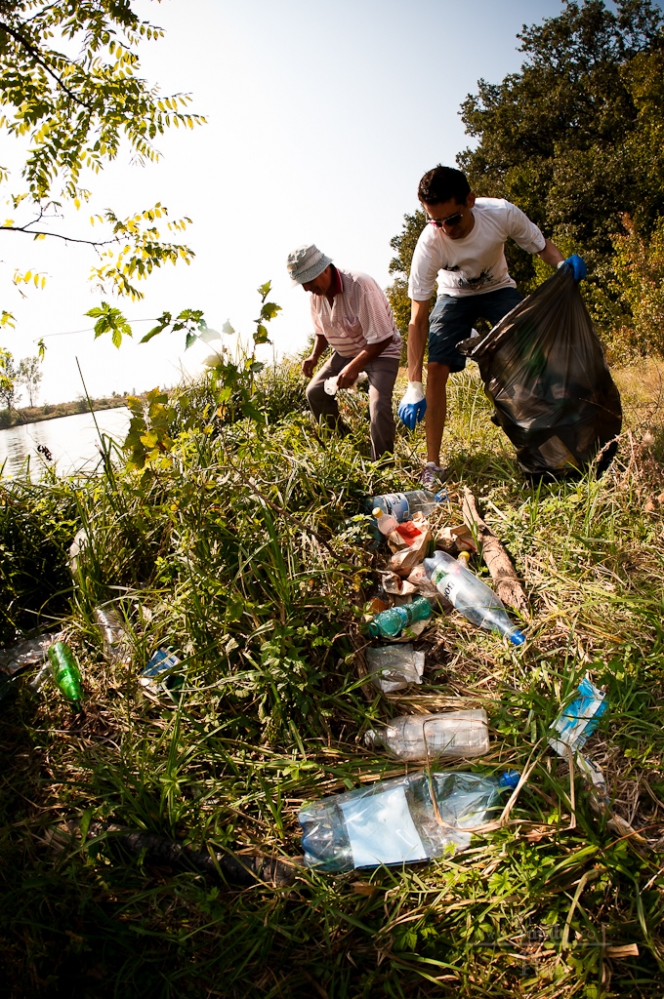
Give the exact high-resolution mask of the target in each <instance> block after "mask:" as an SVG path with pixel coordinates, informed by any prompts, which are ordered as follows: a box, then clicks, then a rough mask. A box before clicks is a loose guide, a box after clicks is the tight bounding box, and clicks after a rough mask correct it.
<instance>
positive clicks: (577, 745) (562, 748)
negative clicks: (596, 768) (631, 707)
mask: <svg viewBox="0 0 664 999" xmlns="http://www.w3.org/2000/svg"><path fill="white" fill-rule="evenodd" d="M607 706H608V702H607V700H606V694H604V693H603V692H602V691H601V690H598V689H597V687H595V685H594V684H593V683H591V681H590V679H589V678H588V677H587V676H586V677H584V679H583V680H582V681H581V683H580V684H579V686H578V687H577V696H576V697H575V698H574V700H573V701H572V703H571V704H568V705H567V707H566V708H565V709H564V710H563V711H562V712H561V713H560V714H559V715H558V717H557V718H556V720H555V721H554V723H553V725H552V726H551V730H552V732H554V733H555V735H552V736H551V737H550V738H549V745H550V746H551V748H552V749H553V750H554V752H556V753H557V754H558V755H559V756H562V757H563V758H564V759H567V750H568V748H569V749H570V750H571V751H572V753H576V752H578V750H580V749H582V748H583V746H584V745H585V743H586V740H587V739H588V737H589V736H590V735H591V734H592V733H593V732H594V731H595V729H596V728H597V726H598V725H599V720H600V718H601V717H602V715H603V714H604V712H605V711H606V709H607Z"/></svg>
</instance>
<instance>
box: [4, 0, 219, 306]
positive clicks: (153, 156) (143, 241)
mask: <svg viewBox="0 0 664 999" xmlns="http://www.w3.org/2000/svg"><path fill="white" fill-rule="evenodd" d="M162 34H163V32H162V31H161V29H160V28H158V27H155V26H154V25H152V24H150V23H149V22H148V21H145V20H142V19H141V18H140V17H139V15H138V14H137V13H136V11H135V10H134V9H133V4H132V0H86V2H84V3H75V2H72V0H0V58H1V61H0V102H1V103H2V106H3V110H4V114H3V115H2V116H1V117H0V127H2V128H4V129H5V130H6V131H7V133H8V134H9V135H11V136H14V137H16V138H19V139H28V140H29V144H30V145H29V151H28V153H27V156H26V160H25V166H24V168H23V173H22V178H23V187H22V189H21V190H19V191H18V192H16V193H13V194H11V195H10V197H9V201H10V203H11V205H12V210H13V213H14V217H13V218H9V219H7V220H6V221H5V222H4V223H3V224H2V225H0V231H1V232H4V233H5V234H6V235H8V234H9V233H10V232H11V233H14V234H19V233H20V234H23V235H29V236H32V238H33V239H57V240H68V241H71V242H77V243H86V244H88V245H90V246H92V247H94V248H95V249H96V250H97V253H98V260H97V263H96V265H95V266H93V267H92V271H91V277H92V278H93V279H94V280H95V281H96V282H97V283H98V285H99V286H100V287H101V288H103V289H108V290H110V291H112V292H114V293H115V294H117V295H127V296H129V297H131V298H134V299H135V298H141V297H142V293H141V292H140V291H139V289H138V288H137V284H136V282H137V281H139V280H141V279H143V278H146V277H147V276H148V275H149V274H150V273H151V272H152V271H153V270H154V269H155V268H158V267H161V266H163V265H164V264H166V263H172V264H175V263H176V262H177V261H178V260H184V261H185V262H186V263H189V262H190V261H191V259H192V257H193V252H192V250H191V249H190V248H189V247H188V246H186V245H184V244H182V243H179V242H170V241H169V239H170V236H169V235H168V233H173V234H174V235H175V236H176V238H177V236H178V235H179V234H180V233H181V232H182V231H183V230H184V229H185V228H186V226H187V224H188V223H189V222H190V220H189V219H187V218H183V219H180V220H174V221H171V222H169V221H167V215H168V213H167V209H166V208H165V207H164V206H163V205H161V204H160V203H157V204H156V205H154V206H153V207H150V208H146V209H143V210H141V211H138V212H136V213H135V214H134V215H131V216H130V217H128V218H121V217H119V216H118V215H117V213H116V212H115V211H114V210H113V209H112V208H107V209H106V210H105V211H104V212H102V213H101V214H95V215H94V216H93V217H92V218H91V220H90V221H91V223H92V224H93V225H95V226H96V227H97V228H98V229H100V232H99V235H95V236H94V237H92V236H91V237H90V238H89V239H82V238H78V236H76V237H74V236H73V235H72V232H71V231H69V232H68V231H64V230H63V217H64V213H65V211H66V210H70V209H73V210H80V209H81V208H82V207H83V206H84V205H85V203H86V202H87V201H88V200H89V198H90V191H89V190H88V189H87V188H86V187H85V186H83V184H84V174H85V172H86V171H88V172H92V173H98V172H99V171H100V170H102V169H103V168H104V167H105V166H107V165H108V164H109V163H110V162H112V161H113V160H114V159H115V158H116V157H117V155H118V153H119V151H120V149H121V146H122V145H123V143H124V144H126V145H127V146H128V148H129V149H131V150H132V153H133V155H134V157H135V158H136V159H137V160H138V161H146V160H151V161H156V160H158V159H159V154H158V152H157V149H156V147H155V145H154V141H155V139H157V138H158V136H159V135H161V134H162V133H163V132H164V130H165V129H166V128H168V127H170V126H172V125H175V126H176V127H178V126H180V125H182V126H184V127H187V128H193V127H194V126H195V124H197V123H199V122H202V121H203V120H204V119H202V118H200V117H199V116H198V115H194V114H190V113H189V112H188V111H186V110H184V109H185V108H186V105H187V104H188V102H189V97H188V96H187V95H184V94H174V95H172V96H170V97H160V95H159V92H158V88H157V87H153V86H150V85H148V84H147V83H146V81H145V80H143V79H142V78H141V77H140V75H139V71H140V62H139V57H138V54H137V48H138V45H139V43H141V42H144V41H150V40H155V39H158V38H160V37H161V36H162ZM0 182H2V183H3V185H5V186H6V184H7V182H8V174H7V171H6V170H0ZM45 218H48V219H49V222H50V225H49V226H48V227H44V226H43V225H42V224H41V223H42V221H43V220H44V219H45ZM164 222H165V223H166V233H164V231H163V229H162V223H164ZM14 280H15V282H16V283H31V282H34V283H35V284H36V285H38V286H39V285H41V284H43V280H44V279H43V276H42V275H40V274H39V273H33V272H32V271H28V272H27V273H25V274H16V275H15V278H14ZM2 318H4V322H5V323H7V322H9V321H11V316H10V315H9V314H8V313H7V312H4V313H3V317H2ZM1 321H2V319H1V318H0V322H1Z"/></svg>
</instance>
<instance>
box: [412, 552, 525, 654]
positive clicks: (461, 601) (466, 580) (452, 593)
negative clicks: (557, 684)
mask: <svg viewBox="0 0 664 999" xmlns="http://www.w3.org/2000/svg"><path fill="white" fill-rule="evenodd" d="M423 564H424V571H425V572H426V574H427V576H428V577H429V579H430V580H431V581H432V582H433V583H435V584H436V588H437V589H438V591H439V593H441V594H442V595H443V596H444V597H445V599H446V600H448V601H449V602H450V603H451V604H452V606H453V607H455V608H456V609H457V610H458V611H459V612H460V613H461V614H463V616H464V617H466V618H468V620H469V621H472V623H473V624H477V625H479V627H480V628H486V629H487V631H499V632H500V633H501V634H502V635H504V636H505V638H509V640H510V642H512V644H513V645H523V643H524V642H525V640H526V636H525V635H524V634H523V632H522V631H519V629H518V628H517V627H516V626H515V625H513V624H512V622H511V621H510V619H509V618H508V616H507V613H506V611H505V607H504V606H503V603H502V601H501V600H500V598H499V597H498V596H496V594H495V593H494V592H493V590H490V589H489V587H488V586H486V584H485V583H483V582H482V580H481V579H478V578H477V576H476V575H475V573H473V572H471V571H470V569H467V568H466V566H465V565H464V564H463V562H459V561H458V560H457V559H455V558H452V556H451V555H448V554H447V552H441V551H436V552H434V553H433V555H432V557H431V558H425V559H424V563H423Z"/></svg>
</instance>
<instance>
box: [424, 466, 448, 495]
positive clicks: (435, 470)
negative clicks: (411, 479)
mask: <svg viewBox="0 0 664 999" xmlns="http://www.w3.org/2000/svg"><path fill="white" fill-rule="evenodd" d="M448 475H449V471H448V469H447V468H443V466H442V465H434V463H433V462H432V461H428V462H427V463H426V465H425V466H424V468H423V469H422V471H421V473H420V482H421V483H422V487H423V488H424V489H428V490H429V492H432V493H435V492H437V491H438V487H439V486H440V484H441V483H442V482H444V481H445V479H446V478H447V476H448Z"/></svg>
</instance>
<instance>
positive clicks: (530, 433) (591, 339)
mask: <svg viewBox="0 0 664 999" xmlns="http://www.w3.org/2000/svg"><path fill="white" fill-rule="evenodd" d="M457 349H458V350H459V351H460V353H462V354H465V355H466V356H467V357H470V358H471V359H472V360H474V361H476V362H477V364H478V365H479V369H480V374H481V376H482V380H483V382H484V389H485V392H486V394H487V395H488V397H489V398H490V399H491V401H492V402H493V404H494V406H495V409H496V412H495V417H494V420H495V422H496V423H497V424H498V425H499V426H500V427H502V429H503V430H504V431H505V433H506V434H507V436H508V437H509V439H510V440H511V441H512V443H513V444H514V446H515V448H516V453H517V460H518V462H519V465H520V466H521V468H522V469H523V470H524V472H526V473H527V474H529V475H536V476H542V475H547V474H550V475H561V474H562V475H565V474H568V473H570V472H572V473H573V472H575V471H582V470H583V469H584V468H585V467H586V466H587V465H588V464H589V463H590V462H591V461H592V460H593V459H594V458H596V457H597V456H598V455H599V458H598V464H597V467H598V471H599V472H602V471H604V470H605V469H606V468H607V467H608V465H609V464H610V462H611V460H612V458H613V456H614V454H615V451H616V448H617V442H616V441H615V437H616V436H617V435H618V434H619V433H620V429H621V426H622V407H621V404H620V394H619V392H618V389H617V388H616V386H615V384H614V382H613V379H612V378H611V375H610V373H609V369H608V367H607V364H606V361H605V360H604V354H603V352H602V346H601V344H600V342H599V340H598V339H597V335H596V333H595V331H594V329H593V325H592V321H591V319H590V316H589V314H588V310H587V309H586V307H585V305H584V303H583V299H582V298H581V294H580V292H579V289H578V286H577V284H576V282H575V280H574V277H573V275H572V270H571V268H570V267H568V266H565V267H561V268H560V269H559V270H558V271H556V273H555V274H554V275H553V277H550V278H549V280H548V281H545V282H544V284H542V285H540V287H539V288H538V289H537V290H536V291H534V292H533V294H532V295H529V296H528V298H526V299H524V301H523V302H520V303H519V304H518V305H517V306H516V307H515V308H514V309H512V311H511V312H509V313H508V314H507V315H506V316H505V317H504V318H503V319H501V321H500V322H499V323H498V324H497V325H496V326H494V327H493V329H492V330H490V332H489V333H488V334H487V335H486V336H484V337H481V338H479V339H477V338H476V337H471V338H470V339H468V340H464V341H462V343H460V344H458V345H457Z"/></svg>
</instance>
